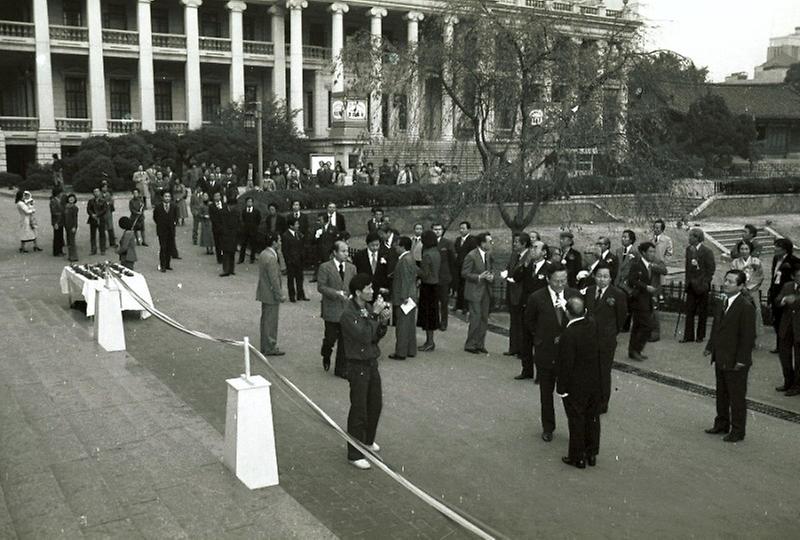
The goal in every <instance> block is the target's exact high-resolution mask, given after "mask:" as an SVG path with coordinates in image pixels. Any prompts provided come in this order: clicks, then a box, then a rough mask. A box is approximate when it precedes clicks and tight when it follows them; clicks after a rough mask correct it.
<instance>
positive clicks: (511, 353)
mask: <svg viewBox="0 0 800 540" xmlns="http://www.w3.org/2000/svg"><path fill="white" fill-rule="evenodd" d="M503 356H517V353H515V352H511V351H506V352H504V353H503Z"/></svg>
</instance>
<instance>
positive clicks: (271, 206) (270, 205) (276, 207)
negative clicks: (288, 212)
mask: <svg viewBox="0 0 800 540" xmlns="http://www.w3.org/2000/svg"><path fill="white" fill-rule="evenodd" d="M267 208H274V209H275V210H277V209H278V205H277V204H275V203H274V202H271V203H269V204H268V205H267Z"/></svg>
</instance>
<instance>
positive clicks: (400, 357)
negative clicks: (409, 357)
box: [389, 353, 406, 360]
mask: <svg viewBox="0 0 800 540" xmlns="http://www.w3.org/2000/svg"><path fill="white" fill-rule="evenodd" d="M389 358H391V359H392V360H405V359H406V357H405V356H397V355H396V354H394V353H392V354H390V355H389Z"/></svg>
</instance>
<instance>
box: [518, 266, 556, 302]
mask: <svg viewBox="0 0 800 540" xmlns="http://www.w3.org/2000/svg"><path fill="white" fill-rule="evenodd" d="M551 265H552V263H550V261H547V260H544V262H543V263H542V265H541V266H540V267H539V270H538V271H537V270H536V263H535V262H533V261H532V260H530V259H528V261H527V262H526V263H525V264H523V265H517V268H516V270H515V271H514V275H513V278H514V281H516V282H517V283H522V299H521V300H520V303H521V305H523V306H524V305H526V304H527V303H528V298H530V296H531V295H532V294H533V293H535V292H536V291H538V290H539V289H543V288H545V287H547V270H548V269H549V268H550V266H551Z"/></svg>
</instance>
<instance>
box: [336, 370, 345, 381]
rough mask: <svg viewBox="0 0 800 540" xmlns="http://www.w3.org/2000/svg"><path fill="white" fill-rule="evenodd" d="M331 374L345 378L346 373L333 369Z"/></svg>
mask: <svg viewBox="0 0 800 540" xmlns="http://www.w3.org/2000/svg"><path fill="white" fill-rule="evenodd" d="M333 374H334V375H336V376H337V377H339V378H340V379H345V380H346V379H347V375H346V374H345V373H344V372H343V371H340V372H338V373H337V372H335V371H334V372H333Z"/></svg>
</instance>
